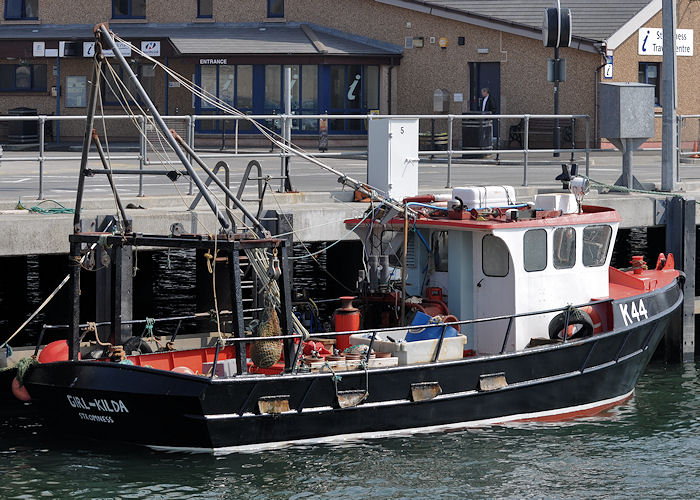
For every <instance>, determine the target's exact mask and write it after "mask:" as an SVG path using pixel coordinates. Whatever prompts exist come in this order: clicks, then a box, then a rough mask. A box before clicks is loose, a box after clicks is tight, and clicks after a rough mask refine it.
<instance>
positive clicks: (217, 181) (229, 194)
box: [173, 131, 265, 232]
mask: <svg viewBox="0 0 700 500" xmlns="http://www.w3.org/2000/svg"><path fill="white" fill-rule="evenodd" d="M173 136H174V137H175V140H176V141H177V142H179V143H180V144H181V145H182V147H183V148H185V151H187V152H188V153H189V154H190V155H192V158H193V159H194V161H195V162H196V163H197V164H198V165H199V166H200V167H202V170H204V172H205V173H206V174H207V175H208V176H209V178H210V179H211V180H213V181H214V183H215V184H216V185H217V186H219V189H221V190H222V191H223V192H224V193H225V194H226V197H227V199H229V198H230V199H231V201H233V203H234V205H236V207H237V208H238V209H239V210H240V211H241V212H243V214H244V215H245V216H246V217H248V218H249V219H250V220H251V222H252V223H253V225H254V226H255V227H257V228H258V229H259V230H260V231H261V232H264V231H265V228H264V227H263V225H262V224H261V223H260V221H259V220H258V219H257V218H256V217H255V216H254V215H253V214H251V213H250V211H249V210H248V209H247V208H246V207H245V206H244V205H243V203H242V202H241V201H240V200H239V199H238V197H237V196H236V195H235V194H233V191H231V189H230V188H229V187H228V186H227V185H226V184H224V183H223V182H221V179H219V178H218V177H217V176H216V174H215V173H214V172H213V171H212V170H211V169H210V168H209V167H207V165H206V164H205V163H204V162H203V161H202V160H201V159H200V158H199V157H198V156H197V154H196V153H195V152H194V151H192V150H191V149H190V147H189V146H188V145H187V143H186V142H185V141H184V140H183V139H182V137H180V136H179V135H177V132H174V131H173ZM205 189H206V187H205ZM201 191H202V190H201V189H200V192H201ZM202 194H204V193H202Z"/></svg>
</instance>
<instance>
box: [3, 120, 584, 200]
mask: <svg viewBox="0 0 700 500" xmlns="http://www.w3.org/2000/svg"><path fill="white" fill-rule="evenodd" d="M383 118H395V119H418V120H419V121H420V120H431V121H432V120H435V121H446V122H447V123H446V128H447V149H445V150H420V151H419V152H418V154H419V157H430V158H433V157H444V158H445V159H446V166H447V168H446V186H445V187H448V188H449V187H452V167H453V164H454V162H455V158H456V157H457V156H458V155H488V154H492V155H500V154H515V155H522V165H523V177H522V179H523V180H522V185H523V186H527V182H528V179H527V176H528V164H529V163H530V154H531V153H533V152H537V153H552V154H554V153H571V159H570V160H568V161H569V162H573V161H574V158H573V155H574V154H575V153H579V154H583V155H584V157H585V167H586V175H588V174H589V167H590V153H591V150H592V148H591V135H590V132H591V119H590V116H588V115H529V114H523V115H452V114H448V115H372V114H368V115H329V114H316V115H297V114H274V115H245V116H235V115H176V116H163V119H164V120H166V121H168V122H169V123H173V122H178V121H182V122H183V123H184V126H185V130H186V137H185V142H186V143H187V144H188V145H189V146H190V147H191V148H192V149H193V150H196V147H195V146H196V145H195V129H196V123H197V121H199V122H203V121H225V122H231V121H234V122H235V125H234V133H233V134H232V135H233V139H234V144H233V149H226V150H223V149H222V150H220V151H217V152H203V153H201V154H199V156H200V157H201V158H227V157H234V158H235V157H241V158H279V159H280V175H279V176H275V177H273V178H274V179H279V180H280V188H281V191H284V182H285V179H286V165H287V164H288V161H289V158H290V157H293V156H294V154H293V153H289V152H286V151H283V150H277V151H275V148H274V145H272V146H273V147H271V150H270V151H269V152H259V151H257V152H252V151H243V150H241V148H240V142H241V139H242V138H246V139H248V138H251V137H260V133H259V132H257V134H256V133H248V132H242V131H241V130H240V126H239V123H240V121H241V120H246V121H247V120H256V121H258V122H263V123H264V122H265V121H272V122H273V123H275V122H276V123H279V124H281V126H282V127H281V128H282V129H284V128H285V127H287V130H289V129H290V127H291V128H292V129H293V126H294V122H295V121H301V120H321V119H324V120H329V121H333V120H363V121H371V120H377V119H383ZM541 118H544V119H549V120H559V121H560V122H562V123H563V124H566V122H567V121H568V122H570V123H573V124H575V123H576V121H577V120H578V121H584V123H585V144H584V146H583V147H576V144H575V136H576V130H575V126H572V143H571V147H570V148H558V149H553V148H533V147H531V146H530V135H531V129H530V121H531V120H533V119H541ZM103 119H104V120H115V121H123V120H129V121H134V120H135V121H136V122H137V123H138V127H139V128H140V129H141V130H143V131H144V134H140V135H139V140H138V153H137V154H118V155H110V159H111V160H122V161H124V160H134V161H137V162H138V168H139V170H143V169H144V166H146V165H151V164H157V163H161V162H160V161H154V160H151V159H149V148H150V147H151V146H150V145H149V141H148V140H147V132H146V131H147V130H148V117H147V116H144V115H105V116H95V121H96V128H98V133H99V126H97V123H99V121H100V120H103ZM85 120H86V117H85V116H84V115H70V116H53V115H36V116H0V122H12V121H20V122H27V121H30V122H31V121H35V122H38V139H39V144H38V156H22V157H16V158H15V157H10V156H7V155H5V156H4V157H3V158H2V161H6V162H14V161H25V162H26V161H35V162H38V165H39V186H38V199H44V167H45V162H46V161H48V160H51V161H75V157H74V156H61V155H58V156H47V155H46V124H47V123H48V122H62V121H82V122H85ZM462 120H488V121H492V122H494V121H495V123H496V127H497V126H498V124H499V123H500V122H499V120H522V123H523V126H522V132H521V133H522V144H521V145H522V147H521V148H520V149H498V148H496V149H493V148H486V149H475V148H464V147H462V148H461V149H455V148H454V147H453V145H454V143H455V140H454V139H455V138H454V129H455V125H456V124H455V121H457V124H461V121H462ZM253 132H255V131H253ZM226 136H227V133H226V126H225V124H224V129H223V139H222V146H223V145H225V138H226ZM200 137H210V138H211V137H216V136H215V135H212V134H207V133H202V134H201V135H200ZM312 137H313V136H312ZM339 137H342V136H339ZM154 145H156V146H160V143H157V144H156V143H154ZM166 154H167V150H166ZM366 154H367V151H366V150H364V151H358V152H354V153H353V154H352V156H355V157H357V156H358V155H360V156H362V155H366ZM313 156H315V157H319V158H342V157H344V156H347V153H344V152H340V151H338V152H330V151H325V152H314V153H313ZM88 159H89V160H90V161H97V160H99V157H98V156H96V155H95V156H89V157H88ZM562 162H567V161H566V160H563V159H562V160H556V163H562ZM144 194H145V193H144V185H143V174H141V175H139V184H138V196H144ZM188 194H192V181H191V180H190V190H189V193H188Z"/></svg>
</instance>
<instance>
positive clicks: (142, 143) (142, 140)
mask: <svg viewBox="0 0 700 500" xmlns="http://www.w3.org/2000/svg"><path fill="white" fill-rule="evenodd" d="M139 122H141V130H142V131H143V133H142V134H139V170H141V171H143V162H144V159H145V158H146V117H145V116H140V117H139ZM100 156H102V155H100ZM112 189H114V186H112ZM138 196H143V174H139V194H138Z"/></svg>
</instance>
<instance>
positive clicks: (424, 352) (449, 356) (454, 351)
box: [350, 331, 467, 366]
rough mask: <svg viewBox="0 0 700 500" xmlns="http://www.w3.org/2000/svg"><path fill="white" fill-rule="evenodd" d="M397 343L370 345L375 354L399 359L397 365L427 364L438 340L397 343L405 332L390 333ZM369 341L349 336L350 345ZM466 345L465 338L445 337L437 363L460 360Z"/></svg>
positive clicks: (366, 343) (388, 342)
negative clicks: (386, 353) (389, 354)
mask: <svg viewBox="0 0 700 500" xmlns="http://www.w3.org/2000/svg"><path fill="white" fill-rule="evenodd" d="M390 336H391V337H392V338H393V339H394V340H396V341H397V342H391V341H390V340H376V339H375V341H374V344H372V349H374V351H375V352H390V353H392V356H396V357H397V358H399V365H402V366H403V365H415V364H417V363H429V362H431V361H432V360H433V357H434V356H435V349H437V345H438V342H439V340H440V339H434V340H417V341H415V342H399V341H400V340H403V339H404V337H405V336H406V331H404V332H400V331H396V332H391V335H390ZM370 341H371V339H370V338H366V337H365V335H364V334H362V335H360V334H355V335H350V344H351V345H357V344H365V345H369V343H370ZM466 343H467V337H465V336H464V335H457V336H456V337H445V338H444V339H443V340H442V348H441V349H440V357H439V358H438V361H449V360H454V359H462V357H463V356H464V344H466Z"/></svg>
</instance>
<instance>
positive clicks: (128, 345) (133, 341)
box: [123, 337, 153, 356]
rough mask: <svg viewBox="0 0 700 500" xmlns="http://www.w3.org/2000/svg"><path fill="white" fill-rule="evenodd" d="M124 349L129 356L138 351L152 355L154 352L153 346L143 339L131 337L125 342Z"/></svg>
mask: <svg viewBox="0 0 700 500" xmlns="http://www.w3.org/2000/svg"><path fill="white" fill-rule="evenodd" d="M123 347H124V352H125V353H126V355H127V356H130V355H131V353H132V352H134V351H138V352H139V353H141V354H150V353H152V352H153V349H152V348H151V346H150V345H148V343H147V342H146V341H145V340H143V339H142V338H141V337H130V338H129V339H127V341H126V342H124V346H123Z"/></svg>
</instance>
